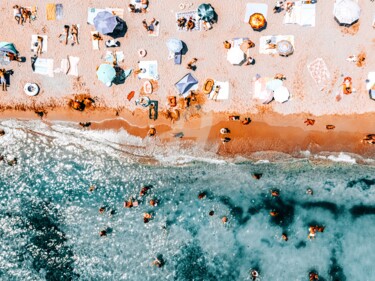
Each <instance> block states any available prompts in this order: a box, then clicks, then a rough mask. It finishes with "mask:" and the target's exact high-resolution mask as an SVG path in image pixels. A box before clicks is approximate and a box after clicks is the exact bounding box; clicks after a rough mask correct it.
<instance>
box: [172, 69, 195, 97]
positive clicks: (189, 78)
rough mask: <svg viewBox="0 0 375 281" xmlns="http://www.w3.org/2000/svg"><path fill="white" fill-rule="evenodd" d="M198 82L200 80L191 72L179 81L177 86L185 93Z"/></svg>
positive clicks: (181, 92) (180, 91)
mask: <svg viewBox="0 0 375 281" xmlns="http://www.w3.org/2000/svg"><path fill="white" fill-rule="evenodd" d="M196 84H198V80H197V79H195V78H194V76H193V75H191V74H190V73H188V74H186V75H185V76H184V77H183V78H182V79H181V80H180V81H178V82H177V83H176V84H175V86H176V88H177V90H178V92H179V93H180V94H181V95H183V94H185V93H187V92H188V91H189V90H190V88H191V87H193V86H194V85H196Z"/></svg>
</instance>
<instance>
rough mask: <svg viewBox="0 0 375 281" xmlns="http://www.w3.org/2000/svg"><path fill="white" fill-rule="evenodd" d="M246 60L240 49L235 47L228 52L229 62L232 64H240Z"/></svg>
mask: <svg viewBox="0 0 375 281" xmlns="http://www.w3.org/2000/svg"><path fill="white" fill-rule="evenodd" d="M244 59H245V53H244V52H243V51H242V50H241V48H240V47H233V48H230V49H229V50H228V53H227V60H228V61H229V62H230V63H231V64H234V65H236V64H240V63H241V62H243V61H244Z"/></svg>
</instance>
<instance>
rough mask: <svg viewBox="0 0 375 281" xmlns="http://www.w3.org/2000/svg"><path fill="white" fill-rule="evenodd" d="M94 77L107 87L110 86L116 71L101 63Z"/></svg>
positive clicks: (110, 66)
mask: <svg viewBox="0 0 375 281" xmlns="http://www.w3.org/2000/svg"><path fill="white" fill-rule="evenodd" d="M96 75H97V76H98V79H99V80H100V81H101V82H103V83H104V84H106V85H107V86H108V87H109V86H111V85H112V81H113V80H114V79H115V77H116V70H115V69H114V68H113V66H112V65H110V64H107V63H103V64H101V65H100V66H99V68H98V70H97V71H96Z"/></svg>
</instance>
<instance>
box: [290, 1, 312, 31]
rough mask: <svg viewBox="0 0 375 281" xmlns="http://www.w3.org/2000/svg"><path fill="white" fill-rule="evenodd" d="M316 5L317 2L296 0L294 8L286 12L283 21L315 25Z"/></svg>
mask: <svg viewBox="0 0 375 281" xmlns="http://www.w3.org/2000/svg"><path fill="white" fill-rule="evenodd" d="M315 7H316V5H315V4H303V2H302V1H296V2H294V6H293V8H292V10H291V11H290V12H287V13H285V16H284V19H283V23H284V24H299V25H301V26H315V13H316V12H315V10H316V9H315Z"/></svg>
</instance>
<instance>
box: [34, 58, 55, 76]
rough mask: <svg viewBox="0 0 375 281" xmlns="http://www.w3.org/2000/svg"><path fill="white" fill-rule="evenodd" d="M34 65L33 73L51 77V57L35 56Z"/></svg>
mask: <svg viewBox="0 0 375 281" xmlns="http://www.w3.org/2000/svg"><path fill="white" fill-rule="evenodd" d="M34 67H35V71H34V73H38V74H41V75H47V76H49V77H53V73H54V72H53V59H42V58H37V60H36V61H35V64H34Z"/></svg>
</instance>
